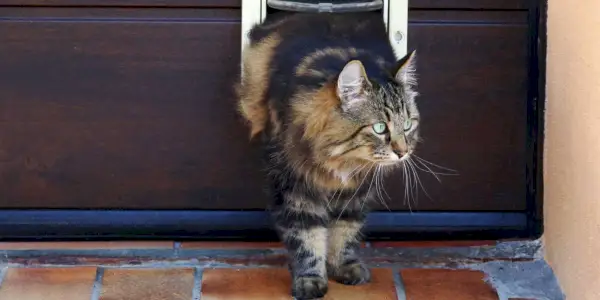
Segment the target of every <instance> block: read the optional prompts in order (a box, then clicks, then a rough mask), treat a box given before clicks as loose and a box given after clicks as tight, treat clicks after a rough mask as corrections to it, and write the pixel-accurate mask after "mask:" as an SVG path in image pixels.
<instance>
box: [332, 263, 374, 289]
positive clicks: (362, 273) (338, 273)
mask: <svg viewBox="0 0 600 300" xmlns="http://www.w3.org/2000/svg"><path fill="white" fill-rule="evenodd" d="M330 276H331V277H332V279H333V280H335V281H337V282H339V283H342V284H347V285H358V284H364V283H368V282H369V281H371V271H370V270H369V268H367V267H366V266H365V265H364V264H362V263H353V264H348V265H342V266H340V267H338V268H334V269H333V270H331V272H330Z"/></svg>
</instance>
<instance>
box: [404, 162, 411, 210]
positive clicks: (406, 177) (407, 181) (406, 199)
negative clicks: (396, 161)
mask: <svg viewBox="0 0 600 300" xmlns="http://www.w3.org/2000/svg"><path fill="white" fill-rule="evenodd" d="M402 172H403V175H404V176H403V178H404V204H406V205H408V210H409V211H410V212H412V207H411V205H410V193H409V186H410V177H409V173H408V170H407V167H406V162H404V163H403V164H402Z"/></svg>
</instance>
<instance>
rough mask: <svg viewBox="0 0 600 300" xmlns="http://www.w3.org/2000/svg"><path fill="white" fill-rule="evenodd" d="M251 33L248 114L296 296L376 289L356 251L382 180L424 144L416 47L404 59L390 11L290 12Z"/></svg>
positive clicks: (244, 102)
mask: <svg viewBox="0 0 600 300" xmlns="http://www.w3.org/2000/svg"><path fill="white" fill-rule="evenodd" d="M248 36H249V40H250V42H249V44H248V46H247V47H246V49H245V50H244V53H243V61H242V69H243V72H242V76H241V80H240V82H239V83H238V84H237V89H236V90H237V94H238V97H239V102H238V108H239V112H240V113H241V115H242V116H243V118H244V119H245V121H247V123H248V124H249V127H250V137H251V138H258V137H260V139H261V143H262V144H263V146H264V163H265V169H266V170H267V172H266V173H267V174H266V177H267V182H268V185H269V186H268V188H269V189H268V190H269V194H270V197H271V198H272V199H273V200H274V205H273V207H272V209H271V210H272V217H273V221H274V224H275V229H276V231H277V232H278V234H279V236H280V238H281V240H282V241H283V243H284V245H285V246H286V248H287V250H288V252H289V257H290V262H289V269H290V272H291V276H292V287H291V294H292V296H294V297H295V298H296V299H319V298H321V297H323V296H324V295H325V294H326V293H327V290H328V278H329V279H333V280H336V281H338V282H340V283H343V284H347V285H358V284H364V283H367V282H369V281H370V279H371V273H370V271H369V269H368V268H367V267H366V266H365V265H364V264H363V262H362V261H361V259H360V257H359V255H358V250H359V248H360V244H361V229H362V228H363V224H364V222H365V217H366V214H367V212H368V204H369V202H370V201H371V199H372V198H373V197H374V195H373V189H372V182H373V180H374V179H376V180H377V178H375V176H378V175H379V174H376V171H377V172H386V173H387V172H388V171H391V170H393V169H396V168H398V167H402V166H403V161H405V160H406V159H407V158H408V157H409V156H410V155H411V153H412V152H413V151H415V148H416V144H417V142H418V140H419V130H418V127H419V120H420V117H419V112H418V108H417V105H416V103H415V97H416V96H417V92H416V91H415V88H416V76H415V57H416V56H415V52H414V51H413V52H411V53H409V54H408V55H406V56H404V57H403V58H402V59H400V60H398V59H397V57H396V56H395V54H394V50H393V48H392V46H391V44H390V42H389V39H388V34H387V32H386V27H385V24H384V22H383V20H382V17H381V14H380V13H339V14H329V13H314V14H313V13H299V14H290V13H280V15H273V16H270V17H269V18H267V20H266V21H265V22H263V23H262V24H258V25H255V26H254V27H253V28H252V29H251V31H250V32H249V35H248Z"/></svg>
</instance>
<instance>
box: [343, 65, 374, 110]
mask: <svg viewBox="0 0 600 300" xmlns="http://www.w3.org/2000/svg"><path fill="white" fill-rule="evenodd" d="M368 84H369V80H368V78H367V72H366V71H365V67H364V66H363V64H362V63H361V62H360V61H359V60H353V61H350V62H349V63H347V64H346V66H344V68H343V69H342V71H341V72H340V75H339V76H338V80H337V95H338V97H339V98H340V100H341V101H342V109H344V110H345V109H348V108H350V107H352V106H353V105H356V104H358V103H359V102H361V101H364V100H365V97H364V93H365V88H366V86H367V85H368Z"/></svg>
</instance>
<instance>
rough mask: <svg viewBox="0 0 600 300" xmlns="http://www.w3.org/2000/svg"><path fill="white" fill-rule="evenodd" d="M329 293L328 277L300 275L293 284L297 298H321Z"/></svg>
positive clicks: (297, 299)
mask: <svg viewBox="0 0 600 300" xmlns="http://www.w3.org/2000/svg"><path fill="white" fill-rule="evenodd" d="M325 294H327V279H325V278H323V277H318V276H306V277H298V278H296V279H295V280H294V283H293V284H292V296H294V299H296V300H309V299H321V298H323V297H324V296H325Z"/></svg>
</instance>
